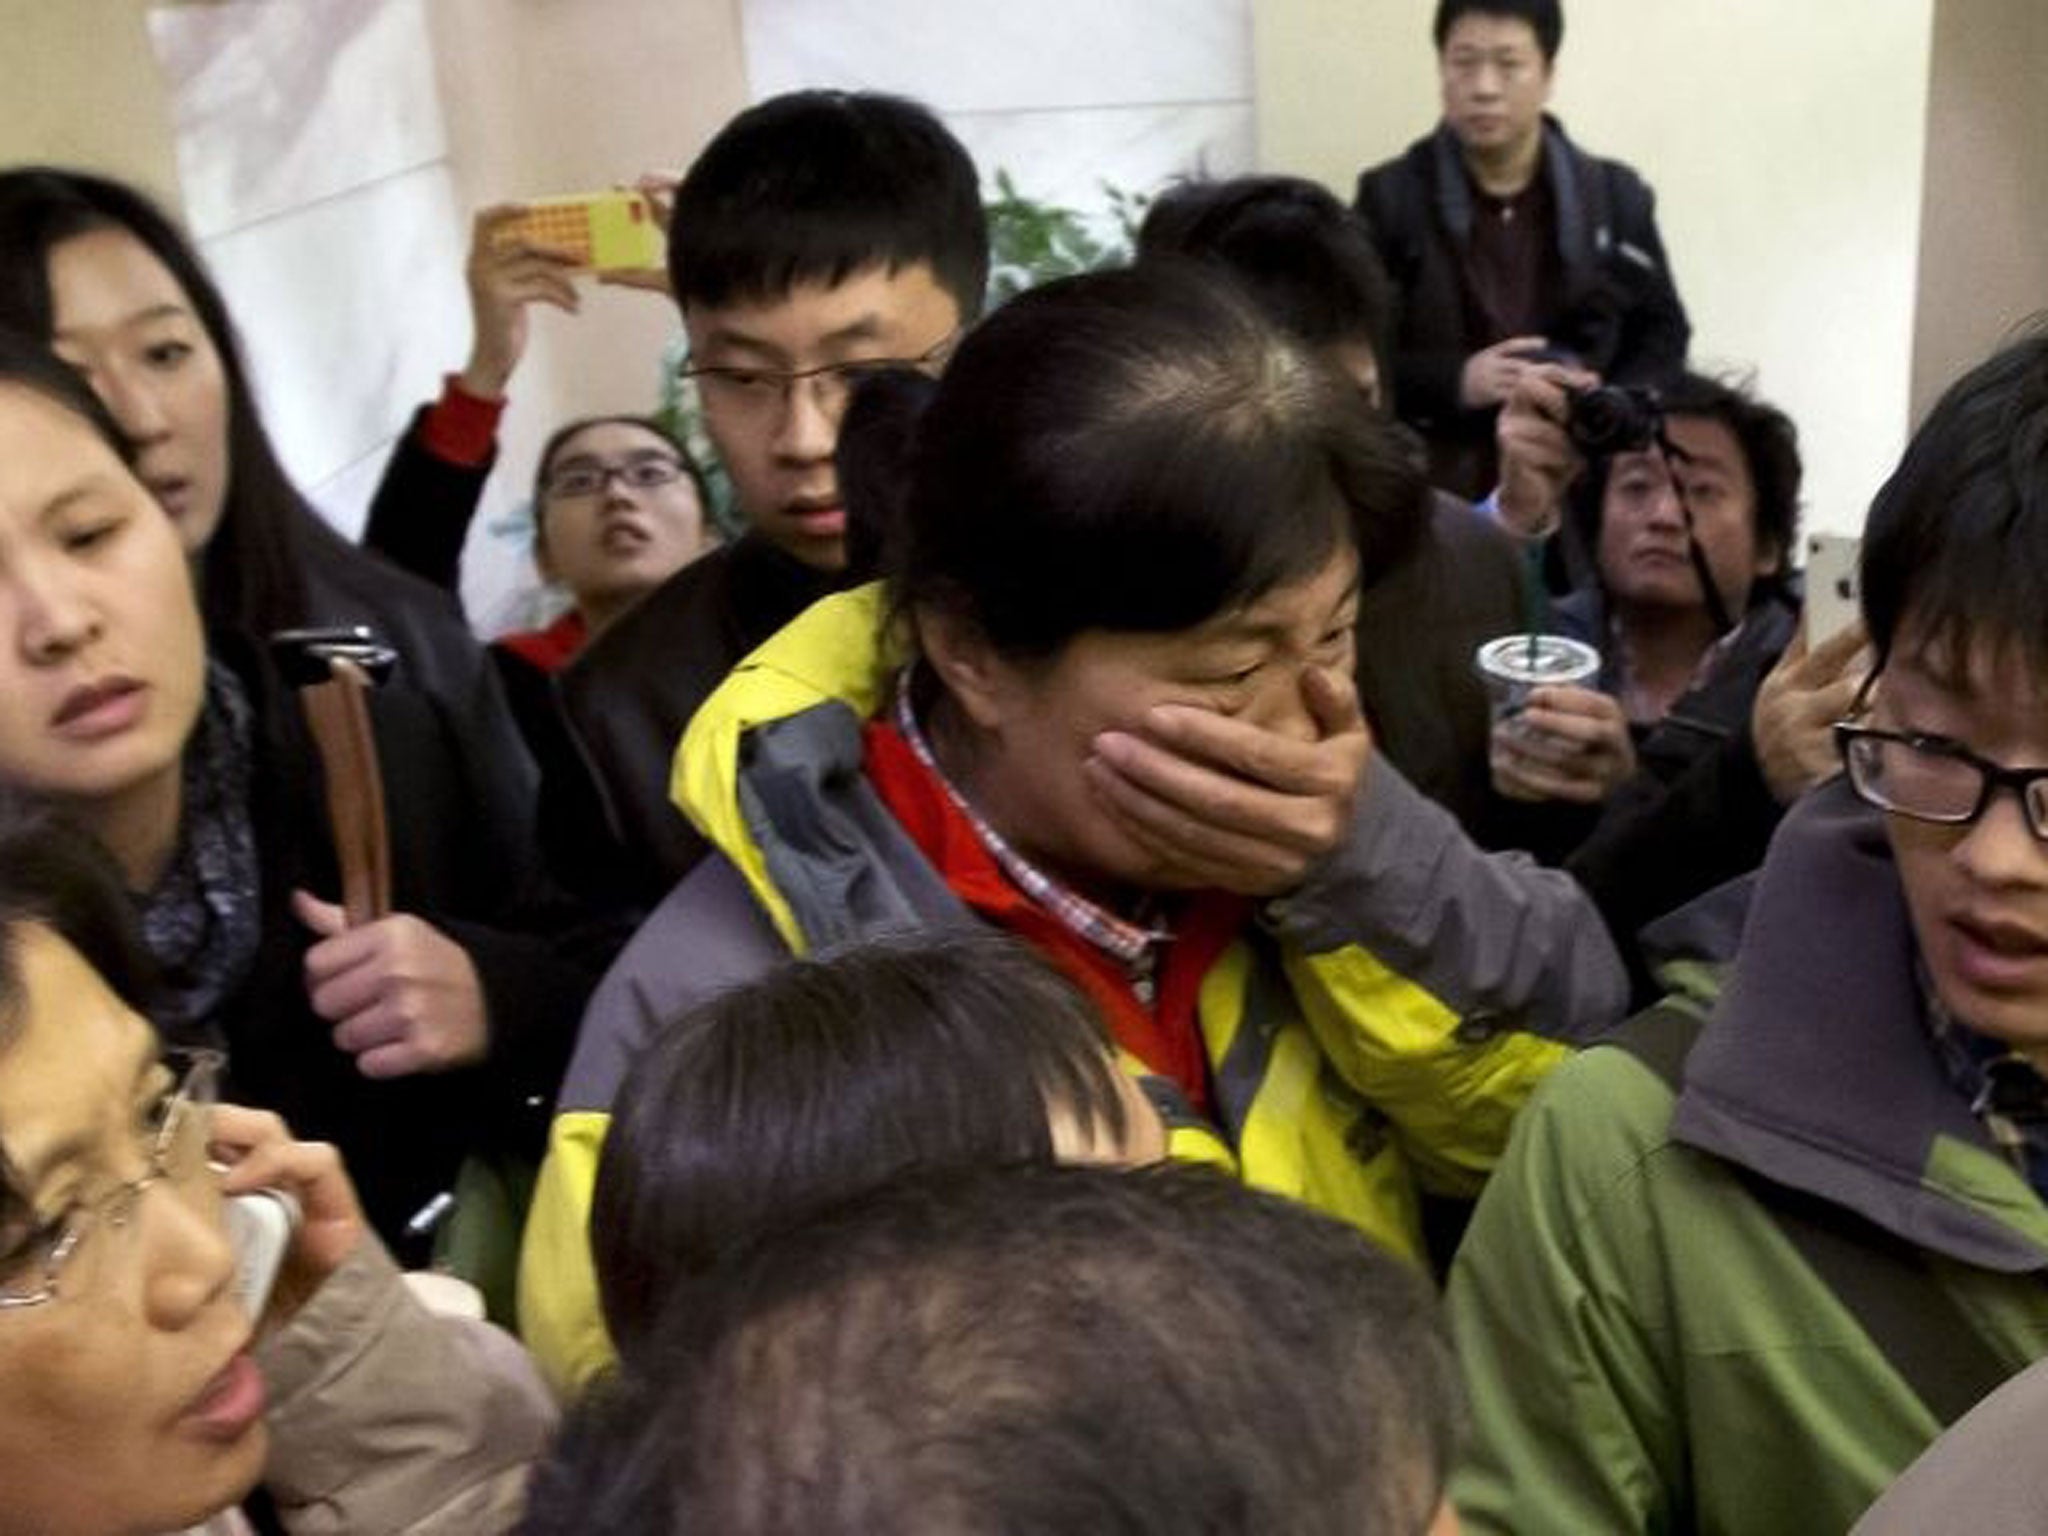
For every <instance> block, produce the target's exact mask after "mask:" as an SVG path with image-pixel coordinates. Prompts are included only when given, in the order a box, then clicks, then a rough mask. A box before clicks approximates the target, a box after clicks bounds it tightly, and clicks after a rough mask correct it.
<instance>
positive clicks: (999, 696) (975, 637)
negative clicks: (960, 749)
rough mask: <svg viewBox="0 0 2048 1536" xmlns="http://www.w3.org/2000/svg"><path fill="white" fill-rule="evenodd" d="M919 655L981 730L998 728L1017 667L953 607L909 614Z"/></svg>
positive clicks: (970, 620)
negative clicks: (914, 630) (915, 635)
mask: <svg viewBox="0 0 2048 1536" xmlns="http://www.w3.org/2000/svg"><path fill="white" fill-rule="evenodd" d="M911 622H912V624H913V625H914V626H915V628H916V631H917V648H918V654H919V655H921V656H922V657H923V658H924V660H925V664H926V665H927V666H929V667H930V668H931V669H932V671H933V672H935V673H936V674H937V675H938V679H939V682H940V683H941V684H942V685H943V686H944V687H945V690H946V694H947V696H948V697H949V698H951V699H952V701H953V702H954V703H955V704H956V705H958V706H959V708H960V710H961V712H962V713H964V714H965V715H966V716H967V718H968V719H969V720H971V721H973V722H974V724H975V725H977V726H979V727H980V728H981V729H982V730H985V731H994V730H998V729H1000V728H1001V725H1002V722H1003V720H1004V719H1005V718H1006V717H1007V716H1008V714H1009V712H1010V706H1011V701H1012V699H1013V696H1014V693H1015V686H1014V685H1015V681H1016V670H1015V669H1014V668H1013V667H1012V666H1011V665H1010V664H1009V663H1008V662H1006V661H1005V660H1004V659H1003V658H1002V657H1001V656H1000V655H998V654H997V652H996V648H995V647H994V646H993V645H991V644H990V643H989V639H988V636H987V635H985V634H983V633H982V631H981V626H980V625H978V624H976V623H975V622H974V621H973V620H972V619H971V618H969V617H967V615H965V614H963V613H961V612H959V611H958V610H957V609H952V608H944V607H939V606H936V605H934V606H927V607H922V608H919V609H918V610H917V611H916V613H915V614H913V615H912V618H911Z"/></svg>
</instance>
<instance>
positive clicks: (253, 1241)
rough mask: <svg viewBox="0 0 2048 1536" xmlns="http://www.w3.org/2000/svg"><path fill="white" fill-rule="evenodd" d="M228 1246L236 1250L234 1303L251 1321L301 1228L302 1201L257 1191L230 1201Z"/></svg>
mask: <svg viewBox="0 0 2048 1536" xmlns="http://www.w3.org/2000/svg"><path fill="white" fill-rule="evenodd" d="M227 1224H228V1244H229V1246H230V1247H232V1248H233V1249H234V1251H235V1300H236V1301H238V1302H240V1303H241V1304H242V1310H243V1312H245V1313H246V1314H248V1316H249V1317H250V1318H251V1319H252V1320H260V1319H261V1318H262V1316H263V1309H264V1308H265V1307H266V1306H268V1305H269V1304H270V1292H271V1289H272V1288H273V1287H274V1286H275V1285H276V1284H277V1276H278V1271H279V1270H280V1269H282V1268H283V1267H284V1256H285V1253H286V1251H287V1250H288V1249H289V1248H290V1247H291V1241H292V1234H293V1233H294V1232H296V1231H297V1230H298V1227H299V1202H298V1201H296V1200H294V1199H293V1198H292V1197H291V1196H290V1195H288V1194H286V1193H285V1192H284V1191H283V1190H281V1189H256V1190H251V1191H250V1192H249V1193H247V1194H245V1195H234V1196H232V1197H230V1198H229V1200H228V1202H227Z"/></svg>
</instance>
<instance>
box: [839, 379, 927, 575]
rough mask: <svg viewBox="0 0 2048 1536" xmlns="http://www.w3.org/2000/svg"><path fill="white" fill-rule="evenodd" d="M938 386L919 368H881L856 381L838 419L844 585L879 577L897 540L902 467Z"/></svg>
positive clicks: (900, 511)
mask: <svg viewBox="0 0 2048 1536" xmlns="http://www.w3.org/2000/svg"><path fill="white" fill-rule="evenodd" d="M938 387H939V385H938V381H937V380H936V379H934V378H933V377H932V376H931V375H930V374H928V373H924V372H922V371H921V370H919V369H916V368H885V369H882V370H880V371H878V372H876V373H872V374H870V375H868V376H867V377H866V378H864V379H862V380H861V382H860V384H859V385H858V386H857V387H856V388H855V389H854V392H853V398H852V399H851V400H849V401H847V403H846V413H845V414H844V415H843V416H841V417H840V418H839V442H838V446H837V447H836V448H835V449H834V451H833V469H834V471H835V474H836V476H837V478H838V481H839V493H840V495H841V496H842V497H843V498H844V500H845V502H846V573H847V580H848V581H851V582H859V581H867V580H871V579H872V578H874V577H876V576H879V575H881V573H882V567H883V561H884V558H885V555H886V552H887V551H888V550H889V549H891V548H893V547H894V546H895V544H896V542H897V541H898V539H899V538H900V537H901V530H902V523H903V501H904V493H905V487H904V484H903V467H904V465H905V464H906V463H907V462H908V460H909V457H910V450H911V445H912V444H913V443H914V442H915V441H916V440H917V423H918V420H919V418H920V417H922V416H923V415H924V412H925V409H926V408H927V407H928V406H929V405H930V404H931V400H932V395H933V394H934V393H935V392H936V391H937V390H938Z"/></svg>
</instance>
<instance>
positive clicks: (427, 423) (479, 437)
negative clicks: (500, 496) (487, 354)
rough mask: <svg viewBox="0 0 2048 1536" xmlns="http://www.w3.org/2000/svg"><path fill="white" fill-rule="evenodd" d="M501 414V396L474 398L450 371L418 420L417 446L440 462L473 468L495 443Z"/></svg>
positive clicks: (486, 456)
mask: <svg viewBox="0 0 2048 1536" xmlns="http://www.w3.org/2000/svg"><path fill="white" fill-rule="evenodd" d="M504 414H505V402H504V401H503V400H482V399H479V398H477V396H475V395H472V394H471V393H470V392H469V391H468V390H466V389H464V388H463V387H462V386H461V384H459V383H458V382H456V377H455V375H454V374H452V373H451V374H449V375H448V376H447V378H446V379H445V380H443V382H442V385H441V398H440V399H438V400H436V401H435V402H434V403H433V404H432V405H430V406H429V407H427V414H426V415H425V416H424V417H423V418H422V419H421V421H420V429H419V430H420V446H421V447H422V448H424V449H426V450H427V452H429V453H431V454H432V455H433V456H434V457H435V458H437V459H440V460H442V461H443V462H444V463H448V464H460V465H462V466H464V467H465V468H469V469H475V468H477V467H478V466H480V465H482V464H484V463H486V462H488V461H489V459H490V457H491V451H492V449H493V448H495V447H496V446H497V437H498V418H499V417H501V416H503V415H504Z"/></svg>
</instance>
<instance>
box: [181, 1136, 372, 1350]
mask: <svg viewBox="0 0 2048 1536" xmlns="http://www.w3.org/2000/svg"><path fill="white" fill-rule="evenodd" d="M208 1140H209V1143H210V1147H209V1150H210V1152H211V1154H212V1156H213V1158H214V1159H215V1161H216V1162H217V1163H219V1164H221V1165H223V1169H224V1171H223V1172H222V1174H221V1189H222V1191H223V1192H224V1193H225V1194H226V1195H227V1196H228V1200H229V1205H230V1206H231V1207H233V1206H235V1205H236V1204H237V1203H238V1201H239V1200H240V1197H243V1196H249V1195H258V1194H261V1195H264V1196H266V1197H269V1196H274V1195H276V1194H279V1193H282V1194H284V1195H287V1196H289V1197H290V1199H291V1201H292V1202H293V1203H294V1204H295V1205H296V1207H297V1212H296V1220H288V1221H285V1222H283V1223H281V1225H282V1226H283V1229H284V1236H285V1241H284V1242H283V1245H282V1257H281V1259H280V1261H279V1263H278V1264H277V1265H276V1266H275V1268H274V1271H273V1273H274V1282H273V1284H272V1286H271V1295H270V1297H269V1300H268V1302H267V1303H266V1310H267V1312H268V1319H267V1320H268V1321H269V1322H270V1323H272V1324H277V1323H281V1322H283V1321H284V1320H285V1319H287V1318H289V1317H290V1316H291V1315H292V1314H293V1313H294V1312H296V1311H297V1310H298V1309H299V1307H301V1306H302V1305H304V1304H305V1302H306V1301H307V1299H308V1298H310V1297H311V1296H312V1295H313V1293H314V1292H315V1291H317V1290H319V1289H320V1287H321V1286H322V1285H324V1284H326V1282H327V1277H328V1276H329V1275H331V1274H333V1273H334V1271H335V1270H336V1269H338V1268H340V1267H341V1265H342V1263H343V1262H344V1261H345V1260H346V1259H347V1258H348V1256H349V1255H350V1254H352V1253H354V1252H355V1250H356V1248H357V1247H358V1246H359V1245H360V1244H361V1243H363V1242H364V1241H365V1240H366V1239H367V1238H368V1235H369V1225H368V1223H367V1222H366V1221H365V1220H364V1219H363V1208H362V1203H361V1202H360V1201H359V1200H358V1199H357V1198H356V1191H355V1186H354V1185H353V1184H351V1183H350V1182H349V1178H348V1173H347V1170H345V1169H344V1168H343V1167H342V1164H341V1154H340V1153H339V1152H337V1151H335V1149H334V1148H333V1147H332V1146H330V1145H328V1144H327V1143H326V1142H318V1141H295V1140H293V1138H292V1134H291V1132H290V1131H289V1130H287V1129H286V1128H285V1124H284V1122H283V1121H282V1120H280V1119H278V1117H277V1116H276V1115H273V1114H270V1113H268V1112H267V1111H264V1110H259V1109H246V1108H243V1107H242V1106H240V1105H235V1104H219V1105H216V1106H215V1107H214V1110H213V1123H212V1125H211V1126H210V1127H209V1131H208ZM283 1214H285V1215H287V1216H289V1215H291V1214H292V1213H291V1212H289V1211H287V1212H285V1213H283ZM230 1220H231V1221H245V1222H247V1223H248V1224H249V1225H250V1227H251V1228H252V1229H253V1228H255V1227H257V1226H259V1225H260V1226H261V1227H263V1228H264V1231H263V1233H262V1234H260V1235H259V1234H258V1233H257V1232H255V1231H254V1230H252V1232H251V1235H250V1237H249V1248H250V1254H251V1263H250V1266H249V1267H250V1270H251V1277H250V1278H251V1280H252V1281H253V1280H257V1279H260V1278H261V1276H260V1275H259V1274H257V1273H256V1270H257V1268H258V1266H257V1264H256V1262H255V1261H256V1259H257V1258H258V1257H259V1252H258V1250H261V1249H267V1248H268V1247H270V1246H273V1245H274V1244H275V1239H276V1232H277V1228H278V1227H279V1226H280V1222H279V1219H278V1214H277V1213H271V1212H263V1211H262V1209H261V1207H260V1205H251V1206H249V1207H248V1208H247V1214H246V1215H244V1216H240V1217H231V1218H230ZM231 1230H232V1228H231ZM240 1251H241V1250H240V1249H239V1248H238V1249H237V1252H238V1253H239V1252H240Z"/></svg>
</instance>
